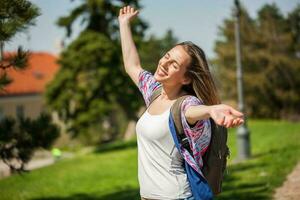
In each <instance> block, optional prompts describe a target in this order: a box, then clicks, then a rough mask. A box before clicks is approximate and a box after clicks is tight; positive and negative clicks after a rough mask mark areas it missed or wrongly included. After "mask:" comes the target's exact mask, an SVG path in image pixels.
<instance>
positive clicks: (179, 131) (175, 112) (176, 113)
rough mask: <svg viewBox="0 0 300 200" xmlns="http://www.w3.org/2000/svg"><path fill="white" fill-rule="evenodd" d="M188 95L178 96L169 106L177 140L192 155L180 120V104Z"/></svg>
mask: <svg viewBox="0 0 300 200" xmlns="http://www.w3.org/2000/svg"><path fill="white" fill-rule="evenodd" d="M188 96H190V95H184V96H181V97H179V98H178V99H177V100H176V101H175V103H174V104H173V105H172V107H171V114H172V117H173V119H174V124H175V129H176V135H177V138H178V141H179V142H180V144H181V145H182V146H183V148H185V149H186V150H187V151H188V152H189V153H190V154H191V155H192V156H193V153H192V150H191V147H190V144H189V140H188V138H187V137H186V135H185V133H184V130H183V126H182V120H181V104H182V102H183V101H184V100H185V99H186V98H187V97H188Z"/></svg>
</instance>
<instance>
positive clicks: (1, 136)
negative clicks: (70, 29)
mask: <svg viewBox="0 0 300 200" xmlns="http://www.w3.org/2000/svg"><path fill="white" fill-rule="evenodd" d="M0 2H1V7H0V46H1V56H0V92H5V86H6V85H7V84H9V83H11V82H12V81H18V80H11V79H9V78H8V75H7V73H6V70H7V69H8V68H14V69H16V70H21V69H25V68H26V67H27V60H28V56H29V54H28V51H24V50H23V49H22V47H19V48H18V50H17V52H16V53H11V54H5V55H4V53H3V52H4V43H5V42H7V41H9V40H11V39H12V38H13V37H14V36H15V35H16V34H17V33H20V32H23V31H24V30H26V29H28V28H29V26H30V25H33V22H34V19H35V18H36V17H37V16H38V15H39V14H40V12H39V9H38V8H37V7H36V6H34V5H33V4H31V3H30V2H28V1H26V0H1V1H0ZM58 135H59V130H58V128H57V127H56V126H55V125H53V124H52V123H51V119H50V116H49V115H48V114H45V113H42V114H41V115H40V116H39V117H38V118H37V119H35V120H31V119H28V118H23V117H19V118H17V119H13V118H10V117H4V118H3V119H1V120H0V159H1V160H3V162H4V163H5V164H7V165H8V166H9V167H10V170H11V171H12V172H23V171H25V164H26V163H27V162H28V161H29V160H30V159H31V157H32V155H33V152H34V151H35V150H36V149H38V148H49V147H50V146H51V144H52V143H53V141H54V140H55V139H56V138H57V137H58Z"/></svg>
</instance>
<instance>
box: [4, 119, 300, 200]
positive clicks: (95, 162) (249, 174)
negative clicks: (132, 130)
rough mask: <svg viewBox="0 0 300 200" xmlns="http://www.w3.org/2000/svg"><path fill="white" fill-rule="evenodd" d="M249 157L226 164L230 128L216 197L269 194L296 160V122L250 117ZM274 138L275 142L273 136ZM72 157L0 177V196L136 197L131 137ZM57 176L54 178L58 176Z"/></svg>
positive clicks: (299, 126)
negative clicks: (235, 162) (222, 181)
mask: <svg viewBox="0 0 300 200" xmlns="http://www.w3.org/2000/svg"><path fill="white" fill-rule="evenodd" d="M249 127H250V129H251V130H252V134H251V141H252V143H253V157H252V158H251V159H250V160H248V161H245V162H243V163H239V164H232V161H233V160H234V157H235V155H236V148H235V146H236V145H235V144H236V140H235V135H234V132H235V130H234V129H231V131H230V133H229V145H230V149H231V151H232V155H231V158H230V159H229V161H230V162H231V163H230V164H229V167H228V168H227V170H228V172H227V173H226V179H225V180H224V183H223V192H222V194H221V195H220V196H218V198H217V199H223V200H227V199H228V200H229V199H230V200H231V199H241V200H252V199H272V197H271V196H272V194H273V191H274V189H275V188H276V187H279V186H280V185H281V184H282V183H283V181H284V180H285V177H286V175H287V174H288V173H290V172H291V170H292V169H293V167H294V166H295V164H296V163H297V162H298V161H299V153H300V134H299V130H300V123H290V122H286V121H274V120H264V121H262V120H250V121H249ZM278 140H280V142H278ZM96 152H97V153H90V154H87V155H83V156H78V157H74V158H73V159H68V160H62V161H61V162H58V163H56V164H54V165H52V166H48V167H45V168H42V169H38V170H35V171H32V172H31V173H30V174H25V175H24V176H23V177H19V176H12V177H9V178H6V179H4V180H0V193H1V197H2V199H103V200H107V199H109V200H128V199H140V197H139V185H138V180H137V149H136V141H129V142H126V143H124V142H123V143H121V142H117V143H114V144H111V145H106V146H104V147H103V148H101V149H97V151H96ZM58 180H59V181H58Z"/></svg>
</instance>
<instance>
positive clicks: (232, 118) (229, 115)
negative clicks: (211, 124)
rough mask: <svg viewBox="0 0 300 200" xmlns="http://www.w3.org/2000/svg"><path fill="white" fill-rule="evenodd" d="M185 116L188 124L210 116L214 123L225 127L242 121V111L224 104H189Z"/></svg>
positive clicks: (231, 126)
mask: <svg viewBox="0 0 300 200" xmlns="http://www.w3.org/2000/svg"><path fill="white" fill-rule="evenodd" d="M185 117H186V119H187V121H188V122H189V124H194V123H195V122H196V121H198V120H202V119H207V118H209V117H211V118H212V119H213V120H214V121H215V122H216V124H218V125H220V126H225V127H226V128H233V127H236V126H239V125H241V124H242V123H244V119H243V117H244V116H243V113H241V112H239V111H237V110H235V109H234V108H232V107H231V106H228V105H225V104H219V105H213V106H206V105H198V106H191V107H189V108H188V109H187V110H186V112H185Z"/></svg>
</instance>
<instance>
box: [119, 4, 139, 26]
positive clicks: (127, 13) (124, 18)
mask: <svg viewBox="0 0 300 200" xmlns="http://www.w3.org/2000/svg"><path fill="white" fill-rule="evenodd" d="M138 13H139V11H138V10H135V9H134V8H132V7H130V6H124V7H123V8H121V9H120V12H119V17H118V19H119V23H123V22H130V21H131V20H132V19H133V18H134V17H135V16H137V14H138Z"/></svg>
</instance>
